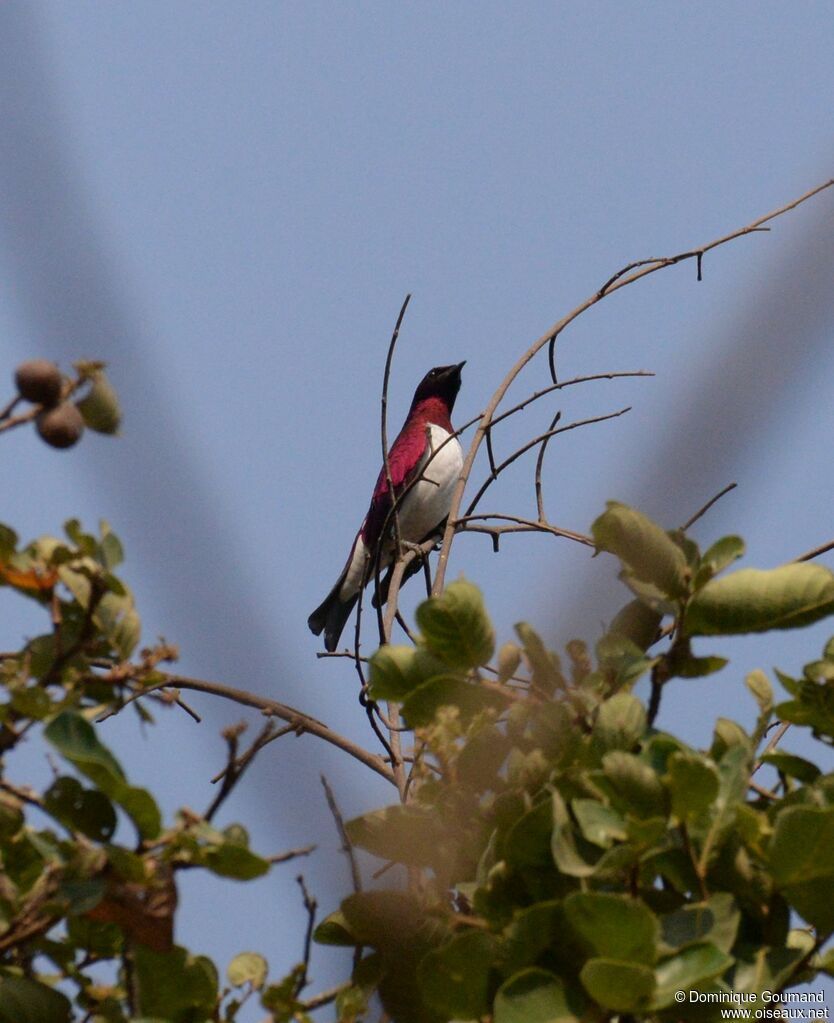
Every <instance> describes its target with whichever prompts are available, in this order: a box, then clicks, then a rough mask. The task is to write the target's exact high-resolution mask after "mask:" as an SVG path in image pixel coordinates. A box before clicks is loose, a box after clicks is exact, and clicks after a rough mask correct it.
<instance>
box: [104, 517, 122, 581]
mask: <svg viewBox="0 0 834 1023" xmlns="http://www.w3.org/2000/svg"><path fill="white" fill-rule="evenodd" d="M99 528H100V531H101V545H100V546H101V559H102V563H103V565H104V567H105V568H106V569H107V571H108V572H112V571H113V569H114V568H117V567H118V566H119V565H120V564H121V563H122V562H123V561H124V559H125V554H124V549H123V548H122V543H121V540H119V538H118V537H117V536H116V534H115V533H114V532H113V531H112V530H111V529H110V526H109V524H108V523H107V522H105V521H104V519H102V520H101V522H100V523H99Z"/></svg>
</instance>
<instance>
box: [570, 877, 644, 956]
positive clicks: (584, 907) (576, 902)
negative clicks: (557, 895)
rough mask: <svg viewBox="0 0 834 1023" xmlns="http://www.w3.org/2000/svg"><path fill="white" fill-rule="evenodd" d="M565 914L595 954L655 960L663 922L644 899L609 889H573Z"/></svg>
mask: <svg viewBox="0 0 834 1023" xmlns="http://www.w3.org/2000/svg"><path fill="white" fill-rule="evenodd" d="M565 917H566V919H567V921H568V923H569V924H570V926H571V927H572V929H573V930H574V931H575V933H576V934H578V935H579V936H580V938H581V939H582V940H583V942H584V943H585V944H586V945H587V946H588V947H589V948H590V949H591V951H592V955H596V956H599V957H601V958H603V959H614V958H617V959H619V960H622V961H625V962H635V963H644V964H646V965H647V966H651V965H652V963H654V961H655V954H656V953H655V948H656V945H657V941H658V937H659V935H660V925H659V924H658V921H657V917H655V915H654V913H652V911H651V910H650V909H649V908H648V906H645V905H644V904H643V903H642V902H639V901H638V900H636V899H632V898H630V897H628V896H626V895H615V894H610V893H607V892H574V893H573V894H572V895H569V896H568V897H567V898H566V899H565Z"/></svg>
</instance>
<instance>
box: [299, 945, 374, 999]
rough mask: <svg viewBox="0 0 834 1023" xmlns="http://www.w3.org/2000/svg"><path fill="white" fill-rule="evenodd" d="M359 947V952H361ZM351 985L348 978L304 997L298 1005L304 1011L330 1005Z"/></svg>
mask: <svg viewBox="0 0 834 1023" xmlns="http://www.w3.org/2000/svg"><path fill="white" fill-rule="evenodd" d="M361 951H362V950H361V948H360V949H359V952H360V954H361ZM350 986H351V982H350V981H349V980H347V981H345V982H344V983H343V984H337V985H336V987H331V988H328V989H327V991H322V992H320V993H319V994H317V995H313V997H312V998H305V999H304V1001H303V1002H299V1005H300V1006H301V1008H302V1009H303V1010H304V1011H305V1012H312V1011H313V1009H321V1008H322V1006H324V1005H330V1003H331V1002H335V1001H336V999H337V998H338V997H339V995H340V994H341V993H342V992H343V991H347V989H348V988H349V987H350Z"/></svg>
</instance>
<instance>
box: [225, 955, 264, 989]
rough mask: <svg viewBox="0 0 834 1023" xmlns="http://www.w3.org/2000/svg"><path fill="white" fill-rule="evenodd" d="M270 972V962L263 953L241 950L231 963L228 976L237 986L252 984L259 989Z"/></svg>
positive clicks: (227, 971) (230, 981)
mask: <svg viewBox="0 0 834 1023" xmlns="http://www.w3.org/2000/svg"><path fill="white" fill-rule="evenodd" d="M268 972H269V964H268V963H267V961H266V959H264V957H263V956H262V955H259V954H258V953H257V952H241V953H239V955H236V956H235V957H234V959H233V960H232V961H231V962H230V963H229V966H228V969H227V970H226V976H227V977H228V978H229V983H230V984H232V985H234V986H235V987H240V986H241V985H243V984H251V985H252V987H253V988H255V990H256V991H257V990H260V988H262V987H263V986H264V982H265V981H266V975H267V973H268Z"/></svg>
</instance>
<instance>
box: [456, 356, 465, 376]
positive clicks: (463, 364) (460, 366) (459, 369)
mask: <svg viewBox="0 0 834 1023" xmlns="http://www.w3.org/2000/svg"><path fill="white" fill-rule="evenodd" d="M465 365H466V359H464V360H463V362H459V363H458V365H457V370H458V373H460V371H461V370H462V369H463V367H464V366H465Z"/></svg>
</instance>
